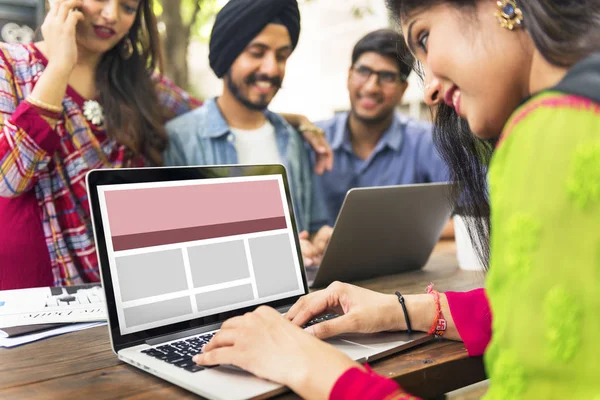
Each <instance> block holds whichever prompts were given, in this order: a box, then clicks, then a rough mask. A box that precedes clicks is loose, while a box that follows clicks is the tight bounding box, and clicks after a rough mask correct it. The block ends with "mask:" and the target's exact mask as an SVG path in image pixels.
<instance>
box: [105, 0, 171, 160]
mask: <svg viewBox="0 0 600 400" xmlns="http://www.w3.org/2000/svg"><path fill="white" fill-rule="evenodd" d="M152 2H153V0H142V1H141V2H140V5H139V9H138V12H137V15H136V18H135V21H134V23H133V26H132V27H131V29H130V31H129V34H128V35H127V36H126V37H125V38H124V39H123V41H122V42H121V43H119V44H118V45H117V46H115V47H114V48H113V49H111V50H109V51H108V52H107V53H105V54H104V55H103V57H102V60H101V61H100V64H99V65H98V69H97V70H96V86H97V88H98V91H99V97H100V101H101V104H102V106H103V108H104V117H105V125H106V132H107V134H108V135H109V136H110V137H111V138H113V139H115V140H116V141H117V142H118V143H120V144H122V145H125V146H126V147H127V149H128V150H129V153H130V155H129V156H130V157H129V158H130V159H132V158H135V157H143V158H144V159H145V161H147V162H150V163H152V164H154V165H162V163H163V158H162V153H163V151H164V150H165V148H166V147H167V135H166V132H165V128H164V120H163V112H162V110H161V109H160V105H159V103H158V98H157V94H156V82H154V80H153V77H152V75H153V73H154V72H156V71H162V69H163V68H162V67H163V62H162V54H161V48H160V37H159V34H158V28H157V21H156V16H155V15H154V12H153V10H152ZM127 39H129V40H130V41H131V43H132V44H133V50H134V51H133V53H132V54H131V56H130V57H129V58H127V59H126V58H124V57H123V56H122V51H123V50H122V46H123V43H124V41H125V40H127Z"/></svg>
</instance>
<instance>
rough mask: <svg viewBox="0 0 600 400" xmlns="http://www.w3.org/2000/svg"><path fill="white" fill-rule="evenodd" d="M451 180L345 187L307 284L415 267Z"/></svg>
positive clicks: (433, 237)
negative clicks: (327, 241)
mask: <svg viewBox="0 0 600 400" xmlns="http://www.w3.org/2000/svg"><path fill="white" fill-rule="evenodd" d="M452 185H453V184H452V183H431V184H419V185H400V186H385V187H371V188H357V189H351V190H349V191H348V193H347V194H346V198H345V199H344V203H343V205H342V208H341V210H340V213H339V215H338V218H337V220H336V222H335V227H334V229H333V234H332V236H331V239H330V241H329V244H328V246H327V248H326V250H325V253H324V255H323V260H322V262H321V265H320V266H319V267H318V269H317V268H312V267H311V268H308V271H307V275H308V278H309V283H310V282H312V283H311V286H312V287H324V286H327V285H328V284H330V283H331V282H333V281H342V282H352V281H356V280H362V279H370V278H374V277H378V276H382V275H390V274H397V273H399V272H404V271H411V270H415V269H419V268H421V267H423V266H424V265H425V263H426V262H427V260H428V259H429V256H430V254H431V251H432V250H433V247H434V246H435V244H436V243H437V241H438V240H439V237H440V234H441V232H442V230H443V228H444V226H445V225H446V223H447V222H448V220H449V218H450V215H451V212H452V206H451V202H450V200H449V199H450V197H449V195H450V190H451V188H452Z"/></svg>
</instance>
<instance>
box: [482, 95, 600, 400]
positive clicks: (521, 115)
mask: <svg viewBox="0 0 600 400" xmlns="http://www.w3.org/2000/svg"><path fill="white" fill-rule="evenodd" d="M507 126H508V128H507V129H506V130H505V132H504V134H503V139H502V141H501V143H500V144H499V146H498V148H497V150H496V153H495V155H494V158H493V160H492V163H491V167H490V175H489V182H490V197H491V210H492V221H491V229H492V239H491V263H490V272H489V275H488V278H487V282H486V288H487V291H488V296H489V299H490V304H491V308H492V314H493V327H492V329H493V335H492V341H491V344H490V346H489V347H488V349H487V352H486V355H485V361H486V368H487V371H488V374H489V375H490V378H491V382H492V383H491V387H490V391H489V394H488V397H487V398H490V399H492V398H493V399H496V398H498V399H507V398H540V399H541V398H544V399H554V398H589V399H596V397H594V395H595V394H599V393H600V380H599V379H598V368H597V358H598V357H597V356H598V355H600V341H599V340H598V332H600V311H599V310H600V107H598V105H595V104H594V103H591V102H589V101H587V100H584V99H581V98H576V97H572V96H566V95H562V94H555V93H554V94H553V93H550V94H547V95H544V96H540V97H538V98H535V99H533V100H532V101H530V102H529V103H528V104H526V105H525V106H524V107H522V108H521V109H520V110H519V111H518V112H517V113H516V115H515V116H513V117H512V120H511V122H510V123H509V124H508V125H507ZM592 354H595V355H596V357H593V356H591V355H592ZM598 400H600V397H598Z"/></svg>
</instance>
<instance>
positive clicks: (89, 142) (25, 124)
mask: <svg viewBox="0 0 600 400" xmlns="http://www.w3.org/2000/svg"><path fill="white" fill-rule="evenodd" d="M46 64H47V60H46V59H45V58H44V56H43V55H42V54H41V53H40V52H39V50H37V48H36V47H35V46H34V45H9V44H4V43H1V44H0V129H1V130H0V197H4V198H9V199H10V198H15V199H16V198H19V197H21V196H23V197H25V196H24V195H26V194H28V193H29V192H30V191H34V192H35V197H36V199H37V203H38V206H39V208H40V209H41V212H40V213H39V217H40V218H41V225H42V227H43V236H45V241H46V246H47V248H48V253H49V255H50V257H49V259H50V264H51V268H52V274H53V278H54V284H55V285H74V284H81V283H84V282H92V281H98V280H99V279H100V275H99V271H98V260H97V257H96V251H95V246H94V238H93V233H92V229H91V221H90V211H89V205H88V201H87V191H86V185H85V175H86V173H87V172H88V171H90V170H92V169H97V168H120V167H132V166H144V165H145V164H146V161H145V160H143V159H141V158H132V157H130V156H129V154H130V152H129V151H128V150H127V148H126V147H125V146H123V145H120V144H119V143H117V142H116V141H115V140H113V139H111V138H109V137H108V136H107V135H106V132H105V131H104V130H103V128H101V127H100V128H99V127H96V126H94V125H92V124H91V123H90V122H88V121H87V119H86V118H85V117H84V116H83V111H82V110H83V103H84V102H85V101H86V99H84V98H82V97H81V96H80V95H79V94H78V93H77V92H75V91H74V90H73V89H72V88H71V87H69V88H68V89H67V93H66V96H65V98H64V99H63V102H62V105H63V107H64V112H63V114H62V117H61V118H60V119H59V120H58V122H57V124H56V127H55V128H53V127H52V126H51V125H50V124H49V123H48V120H46V119H45V118H44V117H42V116H40V115H39V113H38V112H37V110H36V109H35V108H34V107H31V106H30V105H29V104H28V103H26V102H24V99H25V98H26V97H27V96H28V95H29V94H30V93H31V91H32V90H33V88H34V86H35V84H36V82H37V80H38V79H39V77H40V76H41V74H42V72H43V71H44V68H45V66H46ZM156 81H157V94H158V97H159V101H160V103H161V104H162V106H163V108H164V113H165V121H166V120H168V119H170V118H173V117H175V116H178V115H181V114H183V113H185V112H187V111H189V110H191V109H192V108H195V107H197V106H199V105H200V103H199V102H198V101H196V100H194V99H192V98H191V97H189V96H188V95H187V94H186V93H184V92H183V91H181V90H180V89H178V88H177V87H175V86H174V85H173V84H172V83H170V82H169V81H168V80H166V79H165V78H162V77H157V79H156ZM2 200H6V199H2ZM3 204H6V203H0V206H3ZM30 225H32V226H29V227H21V228H22V230H21V232H19V227H16V232H15V234H20V233H24V232H25V230H30V229H33V230H35V227H34V226H33V225H34V224H32V223H31V224H30ZM0 229H3V230H4V229H8V227H5V226H2V227H0ZM4 233H6V231H5V232H4ZM34 236H35V235H34ZM39 236H40V238H39V240H43V239H42V238H41V234H40V235H39ZM32 240H33V239H32ZM1 246H6V244H4V243H0V257H1V254H2V252H3V250H1ZM20 251H27V249H20ZM4 262H5V261H3V262H2V263H3V264H4ZM2 267H3V268H8V269H10V268H13V269H14V270H17V269H18V268H22V267H23V266H21V265H2Z"/></svg>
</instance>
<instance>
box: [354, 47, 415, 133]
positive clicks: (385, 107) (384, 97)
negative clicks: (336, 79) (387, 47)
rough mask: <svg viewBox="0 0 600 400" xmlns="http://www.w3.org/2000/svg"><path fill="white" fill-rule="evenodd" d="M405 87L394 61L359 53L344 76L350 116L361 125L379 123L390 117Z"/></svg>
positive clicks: (373, 53) (388, 58) (371, 54)
mask: <svg viewBox="0 0 600 400" xmlns="http://www.w3.org/2000/svg"><path fill="white" fill-rule="evenodd" d="M378 75H379V76H378ZM406 87H407V84H406V82H402V81H401V79H400V70H399V68H398V62H397V61H395V60H393V59H391V58H390V57H387V56H383V55H381V54H378V53H376V52H367V53H363V54H362V55H361V56H360V57H359V58H358V59H357V60H356V62H355V63H354V65H353V66H352V67H351V68H350V71H349V72H348V93H349V95H350V105H351V108H352V114H353V115H354V116H355V117H356V118H358V119H359V120H361V121H362V122H364V123H378V122H380V121H383V120H385V119H387V118H388V117H389V116H390V115H391V114H393V113H394V109H395V107H396V106H397V105H398V104H399V103H400V100H401V99H402V95H403V94H404V91H405V90H406Z"/></svg>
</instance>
